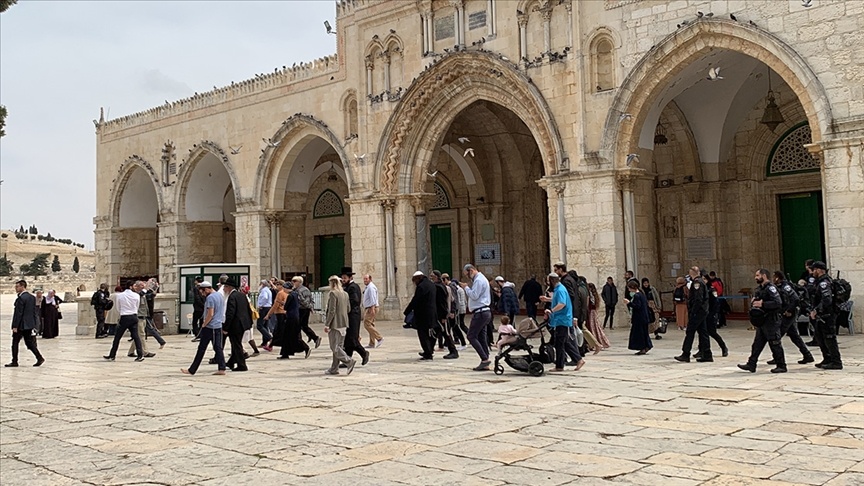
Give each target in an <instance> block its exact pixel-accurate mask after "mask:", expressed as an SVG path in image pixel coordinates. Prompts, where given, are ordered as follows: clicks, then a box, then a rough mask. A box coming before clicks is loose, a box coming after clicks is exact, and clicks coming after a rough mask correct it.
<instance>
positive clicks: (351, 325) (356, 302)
mask: <svg viewBox="0 0 864 486" xmlns="http://www.w3.org/2000/svg"><path fill="white" fill-rule="evenodd" d="M341 276H342V288H343V289H345V292H347V293H348V331H347V332H346V333H345V354H347V355H348V356H349V357H351V356H353V355H354V351H357V353H358V354H359V355H360V356H361V357H363V361H361V362H360V364H361V365H363V366H366V363H368V362H369V351H366V349H364V348H363V345H362V344H361V343H360V301H361V299H362V296H363V293H362V292H361V291H360V286H359V285H357V284H356V283H354V271H353V270H352V269H351V267H342V272H341Z"/></svg>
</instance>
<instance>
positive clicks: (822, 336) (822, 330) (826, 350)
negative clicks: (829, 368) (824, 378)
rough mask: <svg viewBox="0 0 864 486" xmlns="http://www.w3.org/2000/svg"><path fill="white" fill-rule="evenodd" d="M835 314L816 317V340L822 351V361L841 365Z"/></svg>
mask: <svg viewBox="0 0 864 486" xmlns="http://www.w3.org/2000/svg"><path fill="white" fill-rule="evenodd" d="M836 319H837V316H834V315H823V316H819V317H818V318H817V319H816V333H815V338H816V342H817V343H818V344H819V349H820V350H821V351H822V362H823V363H825V364H838V365H842V364H843V360H841V359H840V348H839V347H838V346H837V326H836V324H835V321H836Z"/></svg>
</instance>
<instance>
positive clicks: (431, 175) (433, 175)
mask: <svg viewBox="0 0 864 486" xmlns="http://www.w3.org/2000/svg"><path fill="white" fill-rule="evenodd" d="M426 175H428V176H429V177H435V176H436V175H438V171H437V170H436V171H435V172H429V171H428V170H427V171H426Z"/></svg>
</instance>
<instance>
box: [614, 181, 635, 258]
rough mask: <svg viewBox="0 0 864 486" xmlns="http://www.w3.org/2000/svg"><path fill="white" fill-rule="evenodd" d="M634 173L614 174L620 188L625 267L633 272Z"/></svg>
mask: <svg viewBox="0 0 864 486" xmlns="http://www.w3.org/2000/svg"><path fill="white" fill-rule="evenodd" d="M636 178H637V177H636V175H635V174H633V173H632V172H631V171H627V172H625V171H620V172H618V173H617V174H616V182H617V183H618V187H619V189H620V190H621V200H622V204H623V213H624V255H625V261H626V263H627V268H628V269H632V270H633V271H634V272H637V271H638V268H639V267H638V263H639V262H638V261H637V258H636V255H638V251H637V249H636V208H635V205H634V202H633V188H634V186H635V184H636Z"/></svg>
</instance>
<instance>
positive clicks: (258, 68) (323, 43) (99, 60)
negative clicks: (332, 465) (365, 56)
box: [0, 0, 336, 249]
mask: <svg viewBox="0 0 864 486" xmlns="http://www.w3.org/2000/svg"><path fill="white" fill-rule="evenodd" d="M335 5H336V4H335V1H333V0H310V1H302V0H282V1H276V0H273V1H265V2H256V1H227V0H226V1H180V0H172V1H152V0H147V1H131V0H117V1H104V0H103V1H93V2H85V1H39V0H30V1H28V0H21V1H19V3H18V4H16V5H13V6H12V7H11V8H10V9H9V10H7V11H6V12H4V13H0V104H3V105H5V106H6V109H7V110H8V111H9V115H8V116H7V118H6V128H5V131H6V136H5V137H3V138H0V179H2V180H3V183H2V185H0V228H2V229H4V230H6V229H12V228H18V227H19V226H22V225H23V226H24V227H25V228H27V227H29V226H30V225H31V224H35V225H36V227H37V228H38V229H39V232H40V234H46V233H51V235H52V236H54V237H56V238H71V239H72V240H74V241H76V242H80V243H83V244H84V245H86V246H87V248H88V249H92V248H93V229H94V226H93V217H94V216H95V214H96V194H95V192H96V135H95V128H94V126H93V121H92V120H94V119H98V118H99V108H100V107H104V108H105V112H106V118H119V117H122V116H124V115H128V114H131V113H135V112H137V111H141V110H145V109H147V108H151V107H154V106H158V105H161V104H164V103H165V100H175V99H180V98H185V97H187V96H190V95H192V94H193V93H194V92H196V91H197V92H203V91H207V90H210V89H212V88H213V86H214V85H215V86H224V85H226V84H230V83H231V81H240V80H243V79H247V78H251V77H253V76H254V75H255V74H256V73H262V72H272V71H273V68H275V67H277V66H282V65H291V64H293V63H294V62H300V61H311V60H314V59H316V58H319V57H323V56H325V55H328V54H333V53H335V52H336V39H335V37H336V36H333V35H327V33H326V31H325V29H324V21H325V20H329V21H330V23H331V24H332V25H335V24H336V22H335V16H336V7H335Z"/></svg>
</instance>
